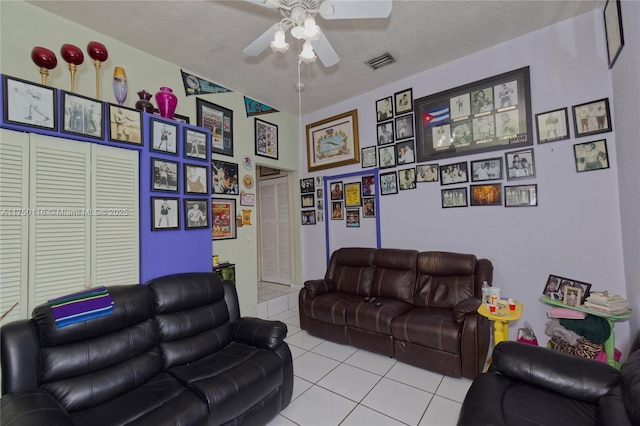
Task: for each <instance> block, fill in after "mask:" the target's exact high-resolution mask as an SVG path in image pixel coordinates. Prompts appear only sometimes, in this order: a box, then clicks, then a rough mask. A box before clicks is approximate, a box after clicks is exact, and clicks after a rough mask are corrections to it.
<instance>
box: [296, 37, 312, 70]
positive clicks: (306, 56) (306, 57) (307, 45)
mask: <svg viewBox="0 0 640 426" xmlns="http://www.w3.org/2000/svg"><path fill="white" fill-rule="evenodd" d="M298 58H299V59H300V60H301V61H302V62H304V63H305V64H309V63H311V62H315V60H316V54H315V52H314V51H313V46H311V42H310V41H308V40H307V41H305V42H304V45H303V46H302V52H300V55H298Z"/></svg>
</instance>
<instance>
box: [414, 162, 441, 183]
mask: <svg viewBox="0 0 640 426" xmlns="http://www.w3.org/2000/svg"><path fill="white" fill-rule="evenodd" d="M439 180H440V179H439V174H438V164H437V163H435V164H418V165H417V166H416V183H419V182H438V181H439Z"/></svg>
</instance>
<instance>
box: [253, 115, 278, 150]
mask: <svg viewBox="0 0 640 426" xmlns="http://www.w3.org/2000/svg"><path fill="white" fill-rule="evenodd" d="M255 128H256V155H259V156H261V157H267V158H273V159H275V160H277V159H278V126H277V125H275V124H271V123H268V122H266V121H262V120H260V119H259V118H256V119H255Z"/></svg>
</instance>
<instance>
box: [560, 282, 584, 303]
mask: <svg viewBox="0 0 640 426" xmlns="http://www.w3.org/2000/svg"><path fill="white" fill-rule="evenodd" d="M562 302H563V303H564V304H565V305H567V306H574V307H575V306H580V305H581V304H582V289H581V288H579V287H569V286H567V287H565V288H564V293H563V299H562Z"/></svg>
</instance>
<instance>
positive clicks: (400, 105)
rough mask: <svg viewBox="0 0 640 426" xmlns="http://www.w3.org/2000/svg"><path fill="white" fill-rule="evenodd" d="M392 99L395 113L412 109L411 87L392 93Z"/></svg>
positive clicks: (398, 113)
mask: <svg viewBox="0 0 640 426" xmlns="http://www.w3.org/2000/svg"><path fill="white" fill-rule="evenodd" d="M393 100H394V102H393V103H394V106H395V108H396V110H395V111H396V115H400V114H403V113H405V112H410V111H413V88H410V89H405V90H401V91H399V92H396V93H394V94H393Z"/></svg>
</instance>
